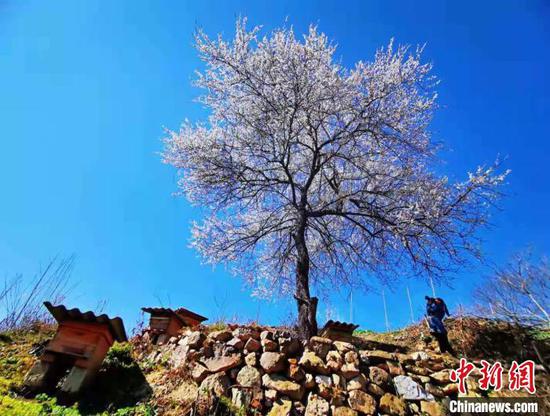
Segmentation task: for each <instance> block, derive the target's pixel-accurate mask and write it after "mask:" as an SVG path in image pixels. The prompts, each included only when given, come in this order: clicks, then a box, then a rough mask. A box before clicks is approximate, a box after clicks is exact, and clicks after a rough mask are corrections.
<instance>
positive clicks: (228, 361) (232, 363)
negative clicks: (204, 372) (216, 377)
mask: <svg viewBox="0 0 550 416" xmlns="http://www.w3.org/2000/svg"><path fill="white" fill-rule="evenodd" d="M241 362H242V358H241V355H240V354H234V355H230V356H228V357H213V358H206V359H203V360H202V363H203V364H204V365H205V367H206V368H207V369H208V371H210V372H211V373H218V372H220V371H227V370H229V369H231V368H234V367H237V366H238V365H240V364H241Z"/></svg>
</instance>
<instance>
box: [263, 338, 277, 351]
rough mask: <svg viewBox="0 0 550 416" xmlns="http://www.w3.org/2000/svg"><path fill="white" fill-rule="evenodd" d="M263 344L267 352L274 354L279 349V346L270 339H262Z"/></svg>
mask: <svg viewBox="0 0 550 416" xmlns="http://www.w3.org/2000/svg"><path fill="white" fill-rule="evenodd" d="M261 344H262V348H263V349H264V351H265V352H274V351H277V350H278V349H279V344H277V343H276V342H275V341H273V340H270V339H262V341H261Z"/></svg>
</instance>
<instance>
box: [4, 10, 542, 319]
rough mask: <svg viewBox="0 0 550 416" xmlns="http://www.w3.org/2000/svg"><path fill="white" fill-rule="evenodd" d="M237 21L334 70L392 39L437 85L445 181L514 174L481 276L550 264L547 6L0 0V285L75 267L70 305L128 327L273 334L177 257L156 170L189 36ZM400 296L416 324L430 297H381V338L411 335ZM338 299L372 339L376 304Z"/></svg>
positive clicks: (174, 115)
mask: <svg viewBox="0 0 550 416" xmlns="http://www.w3.org/2000/svg"><path fill="white" fill-rule="evenodd" d="M239 15H243V16H248V17H249V21H250V24H262V25H264V27H265V28H266V29H270V28H273V27H276V26H280V25H282V24H284V22H285V19H288V23H290V24H292V25H294V27H295V28H296V31H297V32H303V31H304V30H306V28H307V26H308V25H309V24H310V23H316V24H318V25H319V27H320V29H321V30H322V31H324V32H325V33H327V34H328V35H329V36H330V37H331V38H332V39H333V40H335V41H336V42H337V43H338V45H339V48H338V55H339V56H340V57H341V58H342V61H343V62H344V64H347V65H351V64H353V63H354V62H355V61H357V60H359V59H363V60H369V59H371V58H372V57H373V54H374V51H375V50H376V49H377V48H378V47H380V46H383V45H386V44H387V42H388V41H389V39H390V38H391V37H395V39H396V41H397V42H398V43H407V44H412V45H416V44H418V43H427V46H426V53H425V58H426V59H427V60H429V61H431V62H433V64H434V72H435V74H437V75H438V76H439V78H440V79H441V86H440V89H439V91H440V104H441V105H442V108H441V109H440V110H439V111H438V113H437V114H436V117H435V120H434V122H433V125H432V130H433V134H434V138H435V139H436V140H442V141H444V142H445V143H446V145H447V146H448V150H446V151H445V153H444V155H443V157H444V159H445V161H446V162H447V163H446V165H445V169H446V170H447V171H448V172H449V174H450V175H451V176H452V177H454V178H456V179H462V178H463V177H464V175H465V173H466V172H467V170H472V169H474V168H475V166H477V164H479V163H491V162H492V161H494V159H495V158H496V156H497V154H500V155H504V156H508V159H507V161H506V168H510V169H512V171H513V172H512V175H511V176H510V178H509V186H508V188H507V193H508V197H507V198H506V199H505V200H504V201H503V202H502V204H501V207H502V210H501V211H498V212H495V213H494V215H493V218H492V221H493V223H494V228H493V229H491V230H489V231H485V232H483V233H482V234H481V235H482V237H483V238H484V240H485V244H484V247H485V252H486V255H487V260H488V261H490V262H494V263H497V264H498V263H502V262H503V261H505V260H506V258H507V257H508V256H509V255H511V254H512V253H514V252H515V251H517V250H520V249H522V248H524V247H526V246H527V245H532V246H533V247H534V248H535V250H536V252H537V253H547V254H549V253H550V226H549V220H548V217H549V214H550V209H549V208H548V206H549V205H550V186H549V185H548V184H549V183H550V169H549V166H550V141H549V138H550V123H549V122H548V107H549V105H550V80H549V77H548V74H549V73H550V51H549V47H548V45H549V44H550V25H548V21H550V20H549V19H550V4H549V3H548V2H545V1H536V0H532V1H528V2H526V1H502V2H498V7H497V2H481V1H463V2H442V1H433V2H430V1H424V2H413V1H387V0H382V1H372V0H369V1H348V2H341V1H333V2H296V1H280V2H258V1H250V2H237V1H235V2H227V1H219V2H213V1H200V2H199V1H196V2H183V1H162V2H159V1H116V2H109V1H83V0H80V1H55V2H42V1H15V0H14V1H10V0H0V140H1V144H2V146H1V148H0V189H1V192H2V193H1V195H2V199H1V201H0V277H4V276H11V275H13V274H15V273H18V272H21V273H24V274H25V275H27V276H30V275H32V273H33V272H34V271H36V269H37V268H38V267H39V266H40V264H44V263H45V262H46V261H47V260H48V259H49V258H51V257H52V256H54V255H55V254H57V253H61V254H70V253H73V252H74V253H76V254H77V256H78V260H77V264H76V268H75V272H74V278H75V280H77V281H78V282H79V285H78V288H77V289H76V290H75V292H73V294H72V296H71V299H70V300H69V301H68V304H69V306H79V307H81V308H93V307H94V305H96V304H97V302H98V300H106V301H107V307H106V312H108V313H110V314H114V315H120V316H122V317H123V318H124V319H125V321H126V325H127V326H128V327H131V326H133V324H134V323H135V322H136V320H137V319H138V318H139V315H140V311H139V308H140V307H141V306H149V305H157V304H159V302H161V301H162V302H163V303H164V304H165V305H171V306H178V305H181V306H185V307H187V308H189V309H192V310H194V311H196V312H198V313H201V314H204V315H206V316H208V317H210V318H212V319H215V318H216V317H219V316H225V317H238V318H239V319H240V320H242V321H245V320H251V319H259V320H260V321H262V322H264V323H280V322H285V321H287V320H288V317H289V314H290V312H294V305H293V304H292V303H291V302H289V301H284V300H278V301H276V302H275V301H271V302H270V301H258V300H254V299H252V298H251V297H250V293H249V291H248V290H247V289H246V288H244V287H243V286H242V282H241V281H240V280H238V279H236V278H232V277H230V276H229V275H228V274H227V273H226V272H225V271H224V270H223V268H222V267H219V268H216V269H215V270H213V269H212V268H211V267H209V266H202V265H201V263H200V259H199V258H197V255H196V253H195V252H193V251H191V250H190V249H189V248H187V243H188V239H189V224H190V222H191V221H192V220H193V219H198V212H197V211H196V210H194V209H192V208H191V207H190V206H189V205H188V203H187V202H186V201H185V200H184V199H179V198H175V197H174V196H173V195H172V193H173V192H174V191H175V190H176V186H175V181H176V173H175V171H174V170H173V169H172V168H171V167H168V166H165V165H162V164H161V163H160V158H159V155H158V152H159V151H160V150H161V149H162V143H161V139H162V136H163V130H162V128H163V126H166V127H168V128H173V129H175V128H177V127H178V126H179V124H180V122H181V121H182V120H183V119H184V118H185V117H187V118H189V119H191V120H199V119H201V118H203V117H204V116H205V112H204V110H203V109H202V108H201V107H200V106H199V105H198V104H196V103H194V102H193V98H194V97H195V96H196V95H197V90H195V89H194V88H192V87H191V85H190V81H191V80H192V79H193V77H194V74H193V71H194V70H195V69H197V68H199V67H200V62H199V61H198V59H197V56H196V53H195V51H194V49H193V47H192V34H193V30H194V29H195V28H196V27H198V26H200V27H203V28H204V29H205V30H206V32H207V33H209V34H215V33H218V32H222V33H224V34H225V35H227V36H230V35H231V34H232V33H233V27H234V22H235V18H236V17H237V16H239ZM545 116H546V117H545ZM487 273H488V268H487V266H476V267H469V268H467V269H465V270H463V271H462V272H461V273H460V274H459V275H457V276H454V280H453V281H452V282H451V283H450V284H448V285H444V286H440V287H438V288H437V293H438V295H440V296H442V297H444V298H445V299H446V300H447V301H448V304H449V306H450V308H451V312H453V310H456V307H457V305H458V304H465V305H467V304H469V303H471V296H470V293H471V290H472V288H473V287H474V286H475V285H476V284H477V283H479V282H480V281H481V280H482V279H483V277H484V276H486V274H487ZM365 278H368V276H365ZM406 285H408V286H409V287H410V290H411V294H412V296H413V302H414V309H415V314H416V316H417V317H418V316H419V315H420V313H421V311H422V306H423V296H424V294H426V293H429V287H428V285H427V284H426V282H424V281H405V282H404V283H403V284H402V285H400V286H398V287H395V288H394V290H393V292H392V291H391V290H390V289H387V290H386V298H387V302H388V307H389V320H390V324H391V326H392V327H398V326H402V325H404V324H406V323H407V322H408V319H409V314H408V304H407V301H406V294H405V287H406ZM347 297H348V291H347V290H346V289H342V290H341V291H340V293H338V292H336V291H335V293H334V294H332V295H331V296H330V297H329V299H327V300H326V301H324V302H323V303H322V305H321V307H320V313H319V320H320V322H321V323H322V322H324V320H325V316H326V309H327V305H328V307H329V309H331V310H332V311H333V315H332V316H333V317H337V318H340V319H347V318H348V317H349V304H348V301H347ZM353 300H354V301H353V306H354V321H355V322H356V323H358V324H360V325H361V327H363V328H371V329H375V330H382V329H383V328H384V319H383V316H384V315H383V309H382V299H381V296H380V295H379V294H378V293H374V292H373V293H370V294H363V293H354V295H353Z"/></svg>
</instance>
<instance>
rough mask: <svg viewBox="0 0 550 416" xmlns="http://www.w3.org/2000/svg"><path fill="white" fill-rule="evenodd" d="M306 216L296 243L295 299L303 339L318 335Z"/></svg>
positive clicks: (299, 328) (300, 223) (295, 239)
mask: <svg viewBox="0 0 550 416" xmlns="http://www.w3.org/2000/svg"><path fill="white" fill-rule="evenodd" d="M306 223H307V219H306V217H305V215H301V217H300V219H299V221H298V226H297V229H296V234H295V235H294V241H295V243H296V252H297V255H298V259H297V261H296V292H295V294H294V298H295V299H296V302H297V304H298V332H299V334H300V337H301V338H302V339H309V338H311V337H312V336H314V335H317V301H318V299H317V298H316V297H311V296H310V293H309V253H308V251H307V245H306V236H305V230H306Z"/></svg>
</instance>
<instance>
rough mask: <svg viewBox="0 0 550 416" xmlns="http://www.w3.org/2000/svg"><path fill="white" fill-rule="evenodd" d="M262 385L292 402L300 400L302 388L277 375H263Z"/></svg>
mask: <svg viewBox="0 0 550 416" xmlns="http://www.w3.org/2000/svg"><path fill="white" fill-rule="evenodd" d="M262 384H263V385H264V387H267V388H268V389H273V390H277V391H278V392H279V393H281V394H283V395H286V396H288V397H290V398H291V399H292V400H301V399H302V396H303V395H304V388H303V387H302V386H301V385H300V384H298V383H295V382H293V381H290V380H287V379H286V378H285V377H283V376H280V375H277V374H264V375H263V377H262Z"/></svg>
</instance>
